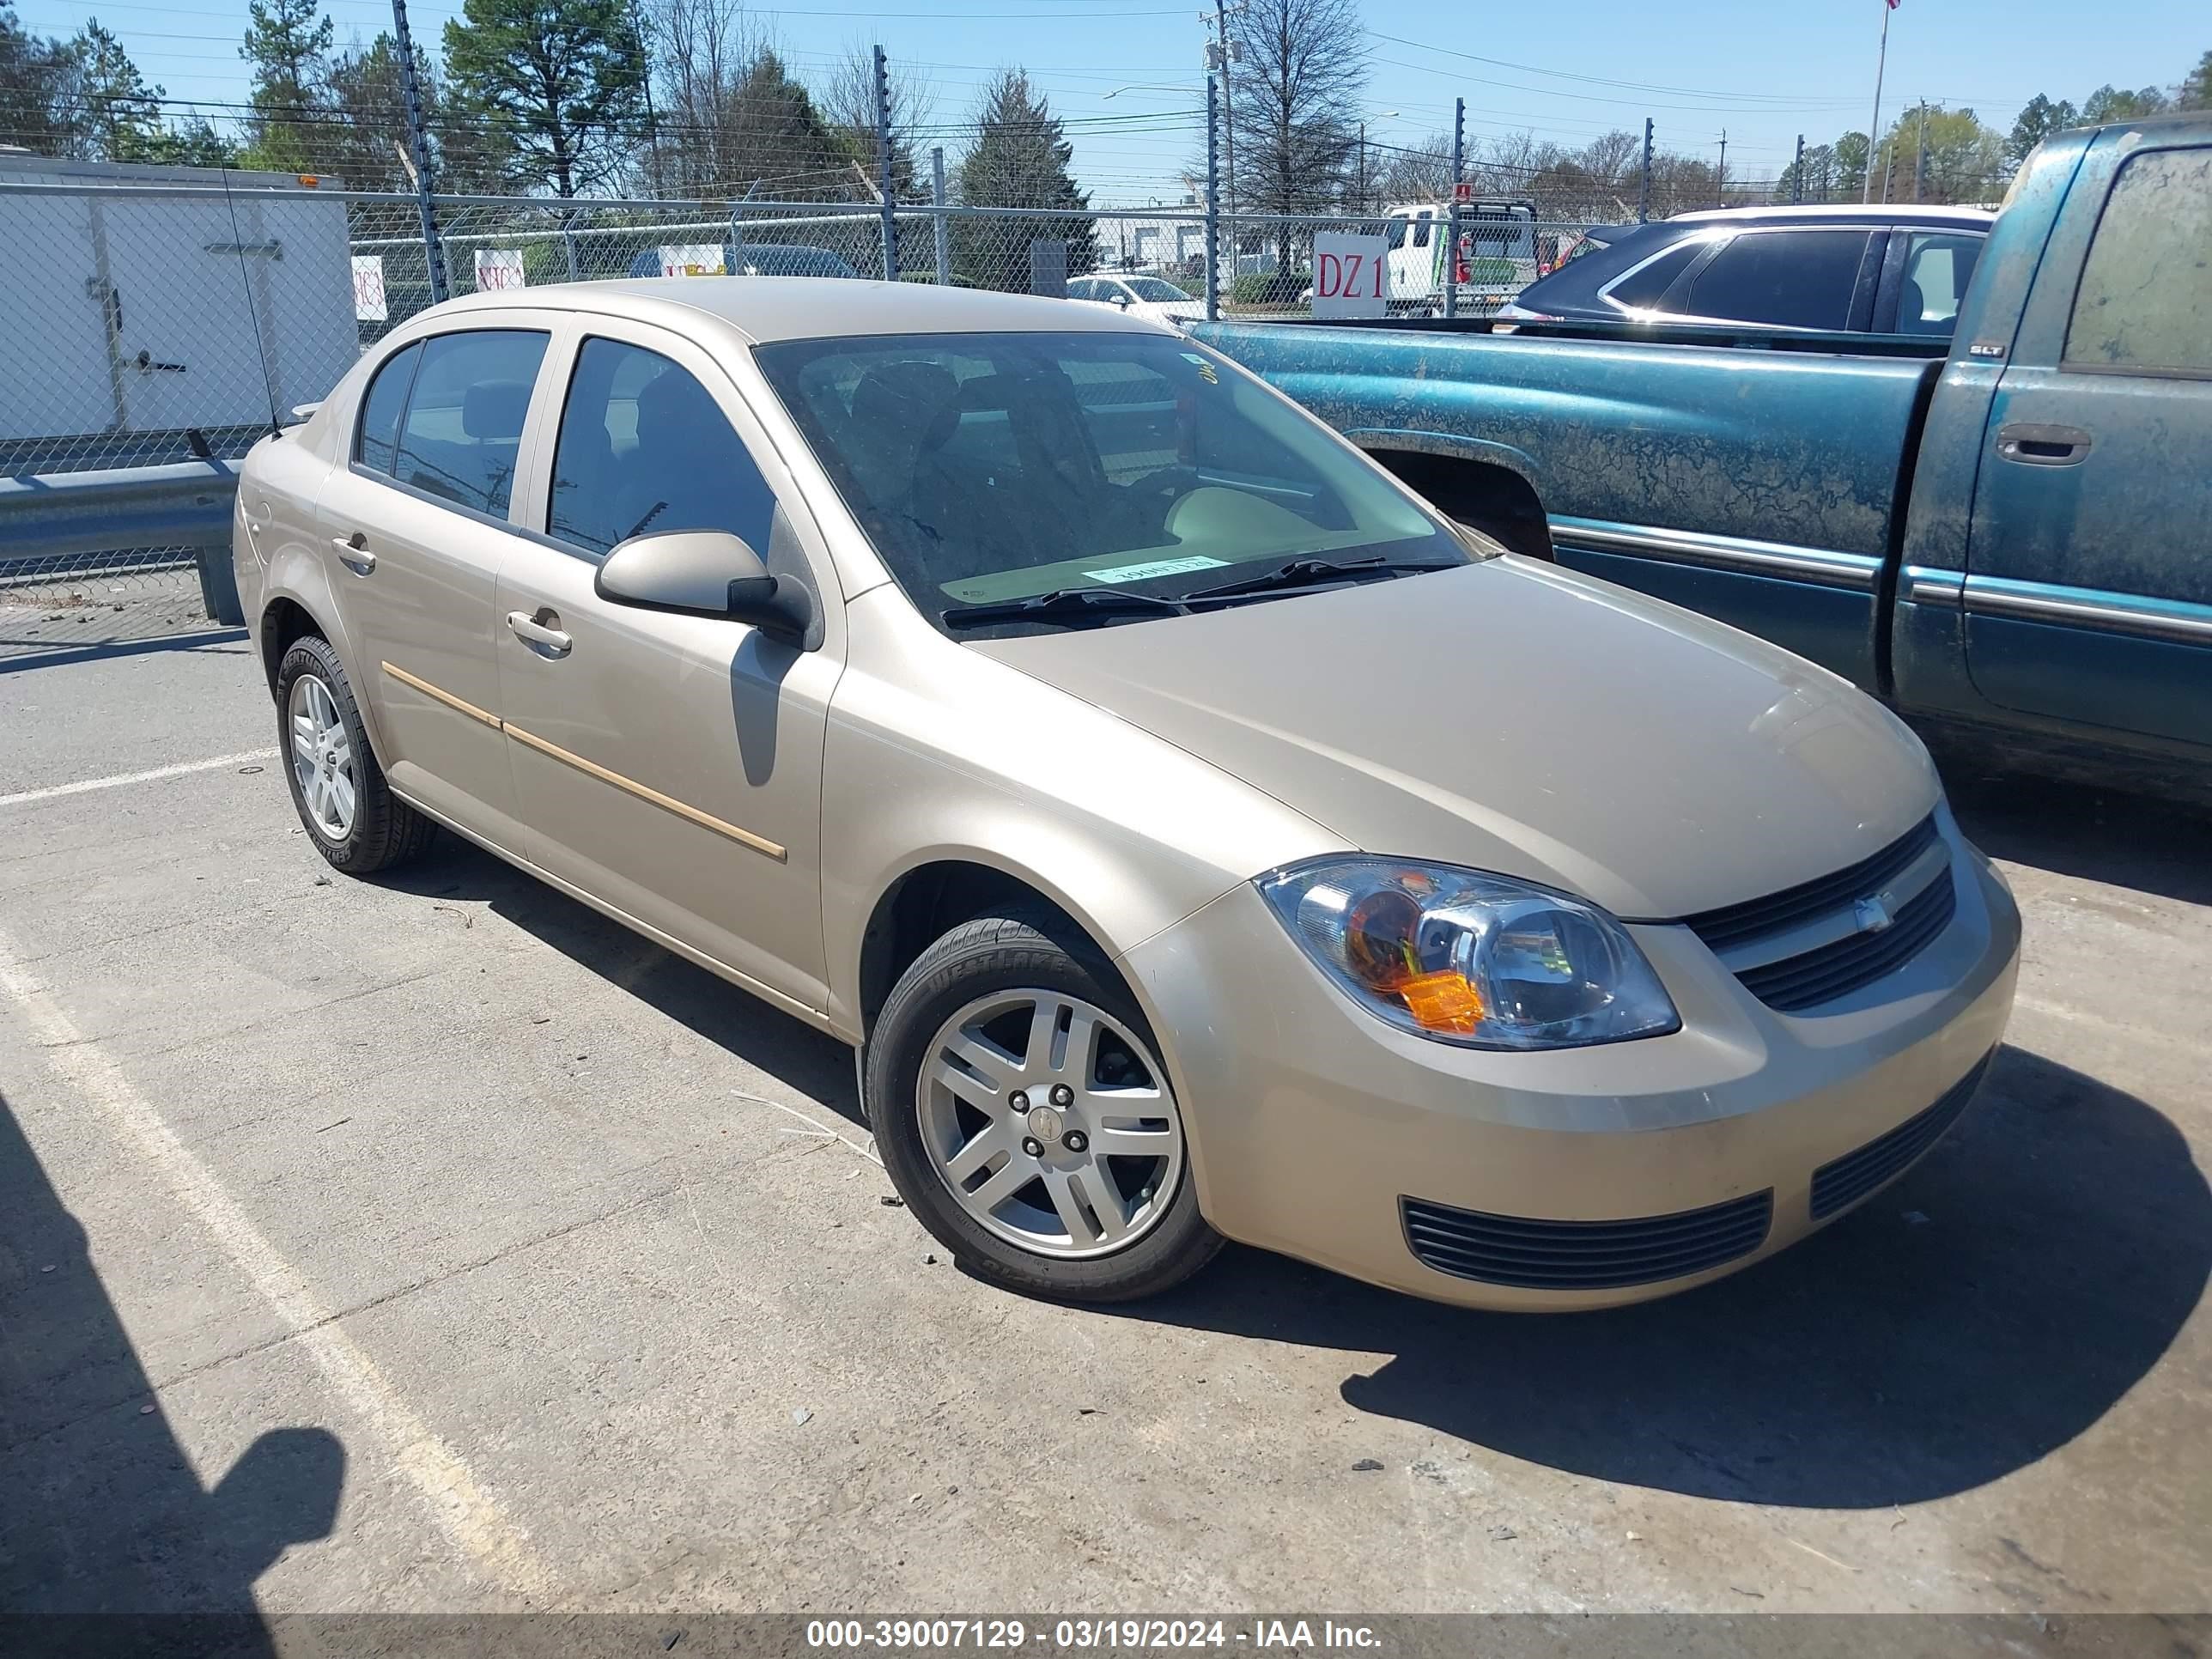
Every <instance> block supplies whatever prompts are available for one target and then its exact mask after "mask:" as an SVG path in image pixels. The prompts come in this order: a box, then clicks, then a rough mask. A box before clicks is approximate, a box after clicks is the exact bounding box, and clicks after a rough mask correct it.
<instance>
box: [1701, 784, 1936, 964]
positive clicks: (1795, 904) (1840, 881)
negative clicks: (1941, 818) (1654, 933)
mask: <svg viewBox="0 0 2212 1659" xmlns="http://www.w3.org/2000/svg"><path fill="white" fill-rule="evenodd" d="M1935 839H1936V819H1935V817H1934V815H1933V814H1930V815H1929V817H1924V818H1923V819H1921V820H1920V823H1919V824H1918V825H1917V827H1916V828H1914V829H1908V830H1906V831H1905V834H1904V836H1902V837H1900V838H1899V840H1896V841H1893V842H1890V844H1889V845H1888V846H1887V847H1885V848H1882V849H1881V851H1880V852H1879V853H1876V854H1875V855H1874V856H1873V857H1872V858H1866V859H1861V860H1859V861H1858V862H1857V864H1854V865H1851V866H1849V867H1847V868H1845V869H1842V870H1838V871H1837V872H1836V873H1835V874H1833V875H1832V876H1822V877H1820V878H1819V879H1818V880H1816V881H1808V882H1802V883H1800V884H1798V885H1796V886H1795V887H1785V888H1784V889H1783V890H1781V891H1780V892H1778V893H1769V894H1768V895H1767V896H1765V898H1755V899H1748V900H1747V901H1745V902H1743V903H1741V904H1730V905H1727V906H1724V907H1723V908H1720V909H1718V910H1708V911H1706V912H1705V913H1704V914H1703V915H1695V916H1692V917H1690V918H1689V919H1688V921H1687V924H1686V925H1687V926H1688V927H1690V929H1691V930H1692V932H1693V933H1696V934H1697V936H1698V937H1699V939H1703V940H1705V944H1706V945H1707V946H1708V948H1710V949H1711V950H1713V951H1725V950H1727V949H1729V947H1730V946H1731V945H1742V944H1745V943H1747V942H1748V941H1750V940H1752V939H1759V938H1763V937H1764V936H1765V935H1766V934H1768V933H1780V932H1782V931H1783V930H1784V928H1787V927H1796V926H1797V925H1798V924H1799V923H1800V922H1805V921H1812V920H1813V919H1814V917H1815V916H1820V915H1826V913H1827V912H1828V911H1830V910H1840V909H1841V908H1844V906H1845V905H1847V904H1849V903H1850V902H1852V901H1853V900H1855V899H1862V898H1864V897H1865V896H1867V895H1868V894H1869V893H1879V892H1880V891H1881V890H1882V889H1883V888H1884V887H1887V885H1888V884H1890V883H1891V882H1893V881H1894V880H1895V879H1896V878H1898V877H1899V875H1901V874H1902V873H1904V871H1905V866H1907V865H1909V864H1911V862H1912V860H1915V859H1917V858H1918V857H1919V856H1920V855H1921V854H1923V853H1924V852H1926V851H1927V850H1928V848H1929V844H1930V843H1932V842H1934V841H1935Z"/></svg>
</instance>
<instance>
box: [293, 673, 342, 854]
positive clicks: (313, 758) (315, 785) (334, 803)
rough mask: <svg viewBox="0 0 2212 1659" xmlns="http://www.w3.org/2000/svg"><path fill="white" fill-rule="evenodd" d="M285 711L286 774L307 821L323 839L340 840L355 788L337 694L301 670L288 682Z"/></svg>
mask: <svg viewBox="0 0 2212 1659" xmlns="http://www.w3.org/2000/svg"><path fill="white" fill-rule="evenodd" d="M285 716H286V720H287V724H288V725H289V729H290V732H291V742H292V776H293V778H294V779H295V781H297V782H298V784H299V786H300V801H301V807H302V808H303V810H304V811H306V814H307V822H308V823H309V824H311V825H312V826H313V829H314V830H315V833H316V834H318V835H319V836H322V837H323V839H324V840H325V841H329V842H342V841H343V840H344V839H345V838H346V837H347V836H349V835H350V834H351V833H352V831H353V815H354V807H355V803H356V801H357V800H358V799H360V791H359V787H358V785H357V782H356V779H355V776H354V769H353V765H354V763H353V743H352V740H351V739H350V738H349V737H348V736H347V735H346V728H345V720H344V718H343V716H342V715H341V714H339V713H338V702H337V698H336V697H334V696H331V688H330V687H329V686H328V685H326V684H324V683H323V681H322V680H321V679H319V678H317V677H316V676H315V675H313V674H302V675H301V676H300V677H299V678H297V679H295V680H294V681H293V682H292V696H291V700H290V701H289V703H287V705H286V707H285Z"/></svg>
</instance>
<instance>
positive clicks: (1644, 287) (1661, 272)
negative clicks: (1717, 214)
mask: <svg viewBox="0 0 2212 1659" xmlns="http://www.w3.org/2000/svg"><path fill="white" fill-rule="evenodd" d="M1702 252H1705V244H1704V243H1703V242H1701V241H1694V240H1693V241H1686V242H1678V243H1676V244H1675V245H1674V246H1673V247H1670V248H1668V250H1667V251H1666V252H1664V253H1662V254H1661V255H1660V256H1659V257H1658V258H1656V259H1654V260H1652V261H1651V263H1650V264H1647V265H1645V266H1644V267H1642V268H1641V269H1640V270H1632V271H1630V272H1629V273H1628V275H1627V276H1623V277H1622V278H1620V281H1618V282H1616V283H1613V286H1612V287H1611V288H1609V289H1607V290H1606V297H1607V299H1609V300H1611V301H1613V303H1615V304H1616V305H1623V306H1632V307H1635V308H1636V309H1638V310H1639V311H1652V310H1656V309H1657V308H1658V305H1659V301H1662V300H1663V299H1665V298H1666V297H1667V290H1668V289H1669V288H1672V287H1673V286H1674V279H1675V278H1676V277H1677V276H1680V275H1681V274H1682V273H1683V272H1684V271H1686V270H1688V269H1689V268H1690V261H1691V260H1692V259H1694V258H1697V257H1698V255H1699V254H1700V253H1702Z"/></svg>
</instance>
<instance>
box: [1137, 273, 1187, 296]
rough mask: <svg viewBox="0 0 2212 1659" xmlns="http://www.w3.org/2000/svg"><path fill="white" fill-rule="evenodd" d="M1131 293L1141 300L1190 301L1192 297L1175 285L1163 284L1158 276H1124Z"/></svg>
mask: <svg viewBox="0 0 2212 1659" xmlns="http://www.w3.org/2000/svg"><path fill="white" fill-rule="evenodd" d="M1121 281H1122V282H1123V283H1126V284H1127V286H1128V289H1129V292H1130V293H1132V294H1133V295H1136V296H1137V297H1138V298H1139V300H1188V298H1190V295H1188V294H1186V293H1184V292H1183V291H1182V289H1179V288H1177V287H1176V285H1175V284H1174V283H1166V282H1162V281H1161V280H1160V279H1159V278H1158V277H1157V276H1124V277H1123V278H1122V279H1121Z"/></svg>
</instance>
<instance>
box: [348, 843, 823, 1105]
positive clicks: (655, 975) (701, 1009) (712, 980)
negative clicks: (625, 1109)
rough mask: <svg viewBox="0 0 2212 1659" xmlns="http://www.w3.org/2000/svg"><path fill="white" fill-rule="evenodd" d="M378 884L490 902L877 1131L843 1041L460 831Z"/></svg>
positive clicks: (650, 1002)
mask: <svg viewBox="0 0 2212 1659" xmlns="http://www.w3.org/2000/svg"><path fill="white" fill-rule="evenodd" d="M377 880H378V881H379V883H380V884H381V885H384V886H386V887H390V888H392V890H395V891H398V892H404V893H415V894H418V895H421V896H423V897H426V898H456V897H459V898H467V899H471V900H474V901H477V902H483V903H485V904H489V906H490V907H491V910H492V914H493V915H497V916H500V917H502V918H503V919H505V920H506V921H510V922H513V924H514V925H515V926H516V927H520V928H521V929H522V930H523V932H525V933H528V934H530V935H532V937H533V938H535V939H540V940H543V941H544V943H545V944H547V945H551V946H552V947H553V949H555V950H556V951H559V952H560V953H561V954H562V956H564V957H568V958H570V959H571V960H572V961H574V962H575V963H577V964H578V965H579V966H580V967H583V968H587V969H590V970H591V971H592V973H595V974H597V975H599V976H600V977H601V978H602V979H606V980H611V981H614V982H615V983H617V984H618V985H620V986H622V987H623V989H625V990H627V991H628V992H629V993H630V994H631V995H633V996H635V997H636V998H637V999H638V1000H640V1001H641V1002H644V1003H646V1004H647V1006H651V1007H653V1008H655V1009H658V1010H659V1012H661V1013H664V1014H665V1015H667V1016H668V1018H671V1019H672V1020H674V1021H676V1022H677V1023H678V1024H680V1025H684V1026H687V1027H689V1028H690V1030H693V1031H696V1033H697V1034H698V1035H699V1036H702V1037H704V1038H706V1039H707V1041H708V1042H711V1043H714V1045H715V1046H716V1047H718V1048H726V1049H727V1050H728V1051H729V1052H730V1053H731V1054H734V1055H736V1056H737V1057H738V1059H740V1060H744V1061H745V1062H746V1063H747V1064H748V1065H751V1066H759V1067H760V1069H761V1070H763V1071H764V1072H766V1073H769V1075H770V1076H771V1077H774V1078H775V1079H778V1080H779V1081H780V1082H782V1083H784V1084H786V1085H789V1086H790V1087H791V1088H793V1089H794V1090H796V1091H798V1092H799V1093H800V1094H803V1095H806V1096H809V1097H811V1098H813V1099H815V1100H818V1101H820V1102H821V1103H823V1105H825V1106H827V1107H829V1109H831V1110H832V1111H835V1112H836V1113H837V1114H838V1115H840V1116H842V1117H845V1118H848V1119H850V1120H851V1121H853V1122H854V1123H855V1124H858V1125H860V1127H862V1128H866V1127H867V1123H866V1114H864V1113H863V1112H862V1111H861V1109H860V1095H859V1093H858V1091H856V1089H855V1088H854V1081H853V1051H852V1050H851V1049H850V1048H847V1047H846V1046H845V1045H844V1044H843V1043H842V1042H838V1041H837V1040H836V1038H834V1037H830V1036H825V1035H824V1034H823V1033H822V1032H820V1031H817V1030H815V1029H814V1028H813V1027H812V1026H811V1025H808V1024H805V1023H804V1022H803V1021H800V1020H798V1019H794V1018H793V1017H792V1016H790V1015H789V1014H787V1013H785V1012H782V1011H781V1009H777V1008H773V1007H771V1006H769V1005H768V1004H767V1003H765V1002H763V1001H762V1000H760V999H759V998H758V997H756V996H754V995H752V994H750V993H749V992H746V991H744V990H741V989H739V988H738V987H737V986H735V985H732V984H731V983H730V982H729V981H726V980H724V979H720V978H719V977H717V976H716V975H713V974H710V973H708V971H707V970H706V969H704V968H701V967H697V966H696V965H694V964H693V963H690V962H687V961H685V960H684V958H683V957H679V956H678V955H677V954H676V953H675V952H674V951H667V950H664V949H662V948H661V947H660V946H659V945H655V944H653V942H652V941H651V940H649V939H644V938H642V937H641V936H640V935H639V934H636V933H632V932H631V931H630V930H629V928H627V927H623V925H622V924H621V923H620V922H618V921H610V920H609V919H608V918H606V917H605V916H603V915H600V914H599V912H598V911H596V910H594V909H592V907H591V906H590V905H588V904H586V903H584V902H582V901H581V900H580V899H572V898H570V897H569V896H568V895H567V894H566V893H563V892H560V891H558V890H556V889H554V888H551V887H549V886H547V885H546V884H544V882H542V881H539V880H538V878H536V877H535V876H530V875H526V874H524V873H523V872H521V871H520V870H518V869H516V868H515V867H514V866H513V865H510V864H508V863H507V862H505V861H504V860H501V859H498V858H495V857H494V856H493V855H492V854H489V853H487V852H485V851H484V850H483V848H479V847H475V846H471V844H469V843H468V842H464V841H462V840H461V839H460V838H459V836H453V835H441V836H439V837H438V839H437V841H436V842H435V843H434V845H433V849H432V851H431V853H430V855H429V856H428V858H426V859H424V860H422V862H421V863H420V864H416V865H411V866H408V867H407V868H405V869H404V870H399V871H395V872H392V874H390V875H386V876H380V877H379V878H377ZM641 961H642V963H643V965H642V967H641V966H640V963H641Z"/></svg>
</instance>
